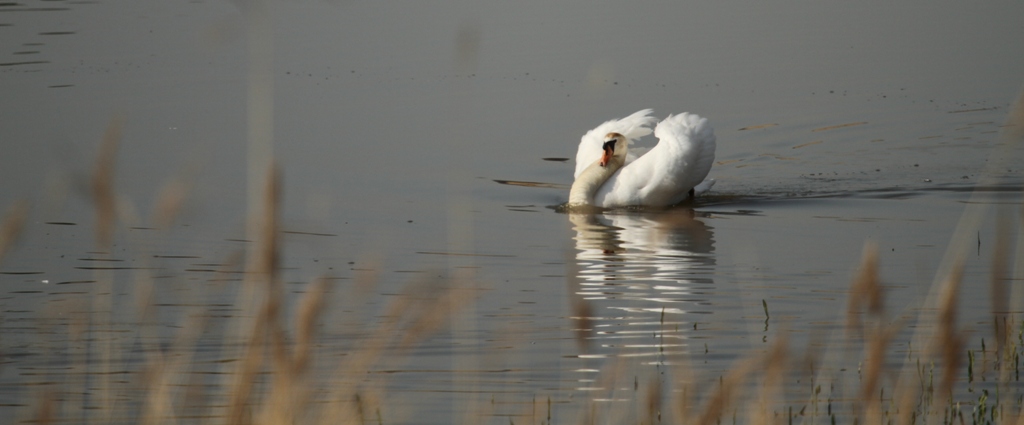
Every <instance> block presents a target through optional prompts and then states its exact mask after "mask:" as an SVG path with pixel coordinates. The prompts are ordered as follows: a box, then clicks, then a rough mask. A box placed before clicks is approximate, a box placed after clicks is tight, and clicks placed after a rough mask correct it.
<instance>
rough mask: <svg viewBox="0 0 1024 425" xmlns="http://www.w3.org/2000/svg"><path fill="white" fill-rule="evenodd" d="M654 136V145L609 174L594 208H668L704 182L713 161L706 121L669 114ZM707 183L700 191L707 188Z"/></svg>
mask: <svg viewBox="0 0 1024 425" xmlns="http://www.w3.org/2000/svg"><path fill="white" fill-rule="evenodd" d="M654 135H655V136H657V137H658V144H657V145H656V146H655V147H654V148H652V149H651V150H650V151H649V152H647V153H646V154H645V155H643V156H641V157H639V158H637V159H636V160H635V161H633V162H632V163H629V164H626V166H624V167H622V168H621V169H619V171H618V172H617V173H615V174H614V175H612V177H611V178H610V179H608V181H607V182H605V184H604V185H603V186H601V188H600V189H598V191H597V194H596V195H595V196H594V204H595V205H598V206H602V207H606V208H610V207H617V206H626V205H648V206H666V205H672V204H675V203H678V202H680V201H682V200H683V199H686V196H687V194H688V193H689V192H690V189H693V188H694V187H696V186H698V185H700V184H701V182H702V181H704V178H705V177H707V175H708V172H710V171H711V165H712V163H714V161H715V133H714V130H712V128H711V125H710V124H708V121H707V119H704V118H701V117H699V116H697V115H694V114H687V113H682V114H679V115H670V116H669V117H668V118H665V120H664V121H662V122H660V123H658V126H657V127H655V128H654ZM708 183H709V184H708V185H707V187H703V186H702V187H701V189H704V190H706V189H710V184H713V183H712V182H708Z"/></svg>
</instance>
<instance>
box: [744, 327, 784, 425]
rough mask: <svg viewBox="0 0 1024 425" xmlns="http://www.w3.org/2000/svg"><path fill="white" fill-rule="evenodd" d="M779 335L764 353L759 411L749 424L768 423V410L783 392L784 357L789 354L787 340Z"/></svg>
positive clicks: (759, 424) (782, 334)
mask: <svg viewBox="0 0 1024 425" xmlns="http://www.w3.org/2000/svg"><path fill="white" fill-rule="evenodd" d="M779 335H780V336H779V337H778V338H776V340H775V342H774V343H772V346H771V347H770V348H769V349H768V352H767V353H765V355H764V364H763V370H764V382H763V383H762V385H761V390H760V391H759V392H758V408H759V410H760V412H759V413H758V414H756V415H755V416H754V418H752V419H751V420H750V423H751V424H755V425H761V424H769V423H771V422H772V421H771V420H770V418H771V417H772V415H771V413H770V411H771V408H772V406H775V405H776V403H777V402H778V401H779V399H780V397H779V394H781V393H782V392H783V387H782V382H783V377H784V376H785V373H786V358H787V356H788V354H789V350H788V348H787V347H788V346H789V342H788V340H787V338H786V337H785V333H782V332H780V333H779Z"/></svg>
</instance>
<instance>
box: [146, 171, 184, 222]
mask: <svg viewBox="0 0 1024 425" xmlns="http://www.w3.org/2000/svg"><path fill="white" fill-rule="evenodd" d="M188 192H189V186H188V185H187V184H185V182H182V181H177V180H176V181H171V182H168V183H167V184H165V185H164V187H163V188H162V189H160V193H159V194H158V195H157V198H156V201H155V203H154V208H153V219H152V221H153V224H154V225H156V226H157V227H163V228H166V227H169V226H170V225H171V223H173V222H174V219H175V218H177V217H178V215H179V214H180V213H181V209H182V206H183V205H184V204H185V199H186V198H188Z"/></svg>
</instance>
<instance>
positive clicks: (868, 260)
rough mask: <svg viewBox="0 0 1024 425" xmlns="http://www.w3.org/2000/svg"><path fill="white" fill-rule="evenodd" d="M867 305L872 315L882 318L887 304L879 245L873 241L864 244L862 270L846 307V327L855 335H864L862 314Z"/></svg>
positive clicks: (852, 286)
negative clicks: (881, 273)
mask: <svg viewBox="0 0 1024 425" xmlns="http://www.w3.org/2000/svg"><path fill="white" fill-rule="evenodd" d="M865 305H866V306H867V311H868V312H869V313H871V314H872V316H874V317H875V318H876V319H881V315H882V314H883V313H884V311H885V306H884V302H883V294H882V286H881V285H880V284H879V283H878V247H877V246H876V245H875V244H874V243H871V242H868V243H865V244H864V253H863V256H862V260H861V266H860V270H859V271H858V272H857V277H856V278H855V279H854V280H853V282H852V283H851V285H850V296H849V302H848V303H847V307H846V328H847V330H848V331H849V332H853V334H855V335H862V334H863V332H864V323H863V321H862V319H861V316H860V315H861V309H862V308H863V307H864V306H865Z"/></svg>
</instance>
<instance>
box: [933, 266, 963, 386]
mask: <svg viewBox="0 0 1024 425" xmlns="http://www.w3.org/2000/svg"><path fill="white" fill-rule="evenodd" d="M962 278H963V261H962V260H957V261H956V263H955V264H954V265H953V269H952V270H951V271H950V273H949V276H948V277H947V278H946V281H945V283H944V284H943V285H942V290H941V291H942V292H941V293H940V298H939V305H938V307H939V315H938V329H937V335H935V339H936V341H937V342H938V344H937V346H936V347H935V348H934V349H935V350H936V352H938V353H939V354H940V355H941V357H942V364H943V370H942V381H941V383H940V386H939V394H941V395H942V396H943V397H948V398H950V399H951V398H952V396H953V392H952V391H953V383H954V382H955V380H956V375H957V370H958V369H959V368H960V361H961V356H962V351H963V335H961V334H960V333H959V331H957V330H956V310H957V300H958V298H957V294H958V292H959V290H960V282H961V279H962Z"/></svg>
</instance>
